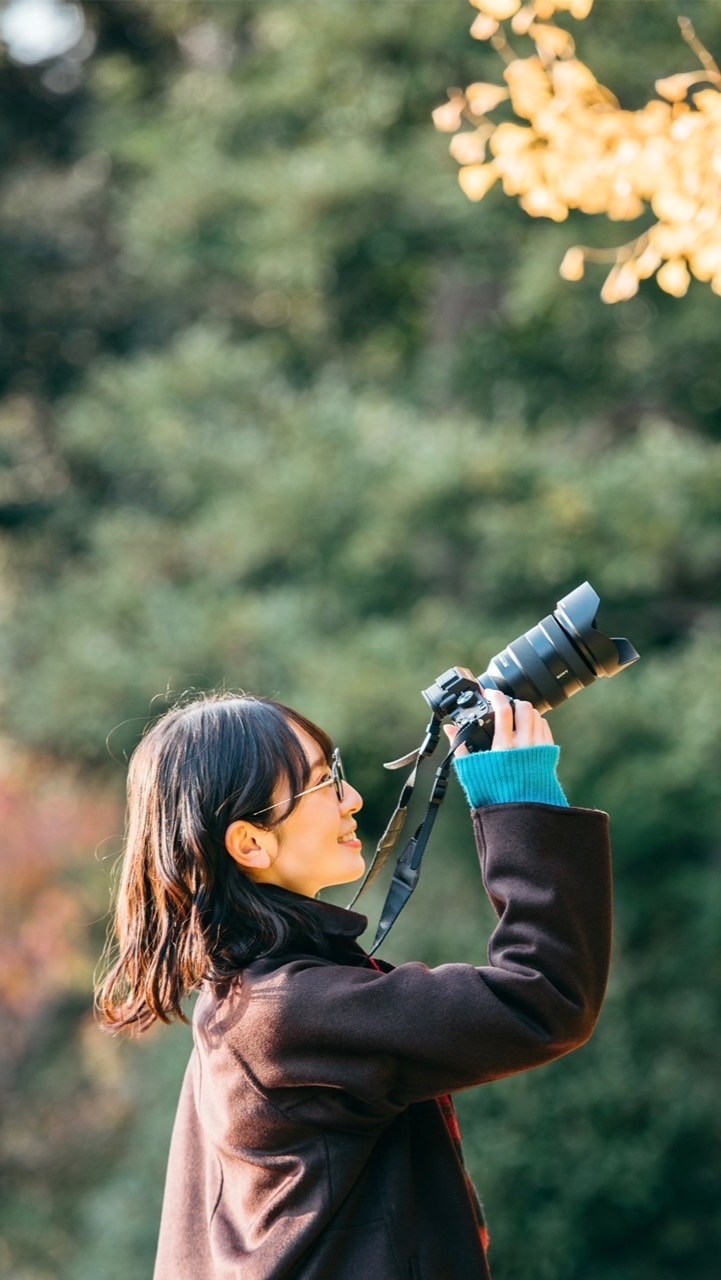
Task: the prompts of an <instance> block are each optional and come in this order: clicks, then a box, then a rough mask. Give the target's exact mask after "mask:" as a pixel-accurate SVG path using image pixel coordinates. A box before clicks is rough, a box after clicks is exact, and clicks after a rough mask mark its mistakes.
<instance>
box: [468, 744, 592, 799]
mask: <svg viewBox="0 0 721 1280" xmlns="http://www.w3.org/2000/svg"><path fill="white" fill-rule="evenodd" d="M560 754H561V748H560V747H558V746H555V745H554V746H542V747H517V748H515V749H514V750H513V751H478V752H475V753H474V754H473V755H469V756H456V758H455V759H454V762H453V763H454V765H455V770H456V775H457V777H458V780H459V782H460V784H461V786H462V787H463V790H464V791H465V793H466V797H467V799H468V803H469V804H470V806H471V808H472V809H481V808H482V807H483V806H484V805H488V804H518V803H523V804H552V805H557V806H559V807H563V808H568V800H567V799H566V797H565V795H564V793H563V788H562V787H561V784H560V782H559V781H558V778H557V776H556V766H557V765H558V759H559V756H560Z"/></svg>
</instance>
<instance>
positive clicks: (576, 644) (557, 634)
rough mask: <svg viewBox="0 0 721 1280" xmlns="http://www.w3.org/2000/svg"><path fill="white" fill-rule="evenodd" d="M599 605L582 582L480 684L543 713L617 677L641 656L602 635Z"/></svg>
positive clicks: (497, 658)
mask: <svg viewBox="0 0 721 1280" xmlns="http://www.w3.org/2000/svg"><path fill="white" fill-rule="evenodd" d="M600 604H601V600H600V597H599V596H598V595H597V593H596V592H595V591H594V589H593V587H592V586H591V584H590V582H583V583H581V585H580V587H576V589H575V590H574V591H571V592H570V593H569V594H568V595H567V596H564V597H563V599H562V600H559V601H558V604H557V605H556V609H555V612H554V613H551V614H549V615H548V617H547V618H543V620H542V621H541V622H539V623H538V624H537V626H535V627H531V629H530V630H529V631H526V632H525V633H524V634H523V635H522V636H519V637H518V638H517V639H516V640H513V641H511V643H510V644H509V645H507V646H506V648H505V649H503V650H502V651H501V653H497V654H496V656H495V657H494V658H492V659H491V661H490V663H489V664H488V670H487V671H484V672H483V674H482V675H480V676H479V677H478V681H479V684H481V685H483V686H484V688H488V689H500V690H502V692H503V693H506V694H508V695H509V696H510V697H512V698H518V699H520V700H522V701H524V702H530V703H532V705H533V706H534V707H535V708H536V710H537V711H540V712H541V713H545V712H546V711H551V710H553V708H554V707H558V706H560V705H561V703H562V702H565V701H566V700H567V699H568V698H572V697H573V695H574V693H578V692H579V691H580V690H581V689H585V688H586V687H587V686H588V685H589V684H593V682H594V680H597V679H599V677H601V676H615V675H618V673H619V671H623V670H625V668H626V667H629V666H631V664H632V663H633V662H637V661H638V657H639V655H638V653H637V652H636V650H635V649H634V647H633V645H632V644H631V642H630V641H629V640H626V639H624V638H623V637H622V636H607V635H604V633H603V632H602V631H599V630H598V628H597V626H596V615H597V613H598V609H599V606H600Z"/></svg>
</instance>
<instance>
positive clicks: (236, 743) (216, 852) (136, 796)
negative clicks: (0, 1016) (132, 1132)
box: [96, 693, 333, 1031]
mask: <svg viewBox="0 0 721 1280" xmlns="http://www.w3.org/2000/svg"><path fill="white" fill-rule="evenodd" d="M293 725H296V726H299V727H301V728H303V729H305V730H306V732H307V733H309V734H310V735H311V737H313V738H314V739H315V740H316V742H317V743H318V745H319V746H320V747H321V750H322V751H323V753H324V755H325V757H326V759H327V760H328V761H330V758H331V754H332V750H333V744H332V742H331V740H330V738H329V737H328V736H327V734H325V733H324V732H323V730H322V729H319V728H318V726H317V725H315V724H313V723H312V721H310V720H307V719H306V717H305V716H302V715H300V714H299V713H298V712H297V711H292V710H291V709H290V708H289V707H285V706H283V704H282V703H279V702H274V701H272V700H271V699H269V698H259V697H251V696H249V695H245V694H227V693H224V694H210V695H204V696H202V697H199V698H196V699H194V700H193V701H192V702H189V703H186V704H185V705H183V706H178V707H175V708H174V709H173V710H171V711H168V712H166V713H165V714H164V715H163V716H162V717H161V718H160V719H159V720H157V721H155V722H154V723H153V724H152V725H151V726H150V728H149V729H148V730H147V731H146V733H145V735H144V736H143V738H142V739H141V741H140V743H139V745H138V746H137V747H136V749H135V751H134V753H133V756H132V759H131V761H130V768H129V771H128V807H127V821H126V834H125V847H124V855H123V862H122V869H121V874H120V879H119V883H118V888H117V894H116V903H115V915H114V922H113V923H114V929H113V934H114V937H112V938H111V940H110V942H109V945H108V948H107V949H106V955H105V960H106V973H105V976H104V977H102V978H101V980H100V982H99V985H98V990H97V999H96V1005H97V1009H98V1012H99V1016H100V1020H101V1022H102V1024H103V1025H104V1026H105V1027H107V1028H110V1029H118V1030H119V1029H122V1028H128V1027H132V1028H135V1029H137V1030H140V1031H144V1030H146V1028H147V1027H149V1026H150V1025H151V1024H152V1023H153V1022H155V1020H156V1019H160V1020H161V1021H162V1022H170V1021H171V1020H172V1019H173V1018H180V1019H182V1020H183V1021H187V1019H186V1018H185V1014H184V1013H183V1008H182V1006H183V1001H184V999H185V998H186V996H187V995H189V994H190V992H192V991H193V990H195V989H196V988H197V987H198V986H199V985H200V984H201V983H202V982H204V981H206V980H209V981H210V982H213V983H216V984H220V983H223V982H226V981H228V980H229V979H230V978H232V977H233V976H234V975H235V974H237V973H238V971H239V970H240V969H242V967H243V966H244V965H245V964H248V963H249V961H251V960H254V959H257V958H258V957H260V956H270V955H275V954H278V953H280V952H281V951H282V950H284V949H285V948H287V947H288V945H289V944H290V943H291V942H292V941H293V940H294V939H296V938H300V937H301V936H302V937H303V939H304V944H305V945H306V946H308V945H310V946H311V947H317V948H318V949H319V950H321V951H322V947H323V938H322V934H321V933H320V931H319V929H318V926H317V924H316V923H315V916H314V913H313V911H312V908H311V907H310V904H309V905H308V908H306V907H304V904H303V902H302V901H299V900H298V898H297V897H296V896H295V895H292V894H289V893H288V892H287V891H286V890H284V889H281V888H276V887H275V886H273V885H267V884H262V885H261V884H256V883H255V882H254V881H252V880H251V879H250V878H249V877H248V876H247V875H246V874H245V873H244V872H243V871H242V869H241V868H240V867H239V866H238V865H237V863H236V862H234V860H233V859H232V858H231V857H230V855H229V853H228V852H227V850H226V848H225V832H226V829H227V828H228V827H229V826H230V824H231V822H236V821H237V820H238V819H240V818H253V820H254V821H256V822H257V825H259V826H265V827H268V828H272V827H273V826H277V825H278V823H279V822H281V821H283V819H285V818H286V817H287V816H288V814H289V813H291V812H292V810H293V809H294V808H295V806H296V804H297V800H291V801H289V803H288V804H287V805H284V806H281V807H280V808H279V809H273V810H271V812H270V813H269V814H264V815H263V816H262V819H260V820H258V819H255V817H254V815H255V814H256V813H258V812H259V811H260V810H261V809H265V808H266V807H267V806H268V805H271V804H273V800H274V792H275V789H276V787H277V786H278V784H279V783H281V782H283V783H284V784H285V783H287V786H288V795H289V796H295V795H296V794H297V793H298V792H299V791H303V790H304V788H305V787H307V786H308V781H309V777H310V770H309V768H308V760H307V758H306V754H305V752H304V750H303V747H302V745H301V743H300V740H299V738H298V737H297V735H296V734H295V733H294V732H293Z"/></svg>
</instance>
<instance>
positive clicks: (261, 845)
mask: <svg viewBox="0 0 721 1280" xmlns="http://www.w3.org/2000/svg"><path fill="white" fill-rule="evenodd" d="M274 843H275V840H274V837H273V835H272V833H271V832H270V831H265V830H264V829H263V828H262V827H254V826H253V824H252V822H244V821H243V820H242V819H241V820H239V821H238V822H231V824H230V826H229V827H228V829H227V831H226V833H225V847H226V849H227V850H228V853H229V854H230V856H231V858H232V859H233V861H234V862H237V863H238V866H239V867H242V868H243V870H244V871H265V870H267V868H268V867H270V866H271V865H272V863H273V857H272V846H273V844H274Z"/></svg>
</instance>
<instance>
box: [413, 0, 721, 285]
mask: <svg viewBox="0 0 721 1280" xmlns="http://www.w3.org/2000/svg"><path fill="white" fill-rule="evenodd" d="M471 3H472V4H473V5H474V7H475V8H476V9H477V10H478V15H477V17H476V20H475V22H474V24H473V27H472V34H473V35H474V36H475V37H476V38H477V39H479V40H491V41H492V43H493V44H494V46H495V47H496V48H497V49H498V51H499V52H500V53H501V54H502V56H503V58H504V62H505V68H504V72H503V79H504V81H505V85H503V84H492V83H487V82H482V83H480V82H479V83H476V84H472V85H470V86H469V87H468V89H466V90H461V89H452V90H450V91H449V101H448V102H447V103H444V105H443V106H442V107H439V108H438V109H437V110H436V111H435V112H434V113H433V118H434V121H435V123H436V127H437V128H439V129H442V130H444V131H446V132H449V133H453V134H454V135H455V136H454V137H453V139H452V140H451V144H450V149H451V154H452V155H453V157H454V159H455V160H457V161H458V163H459V165H460V166H461V168H460V172H459V181H460V184H461V187H462V189H463V191H464V192H465V194H466V195H467V196H468V198H469V199H470V200H475V201H478V200H482V199H483V198H484V197H485V196H486V194H487V193H488V192H489V191H490V189H491V187H493V186H495V185H496V184H497V183H498V184H499V185H500V186H501V187H502V189H503V191H504V193H505V194H506V195H507V196H511V197H516V198H517V199H518V201H519V203H520V205H521V207H522V208H523V209H524V210H525V211H526V212H527V213H528V214H530V215H531V217H537V218H539V217H544V218H551V219H553V220H555V221H557V222H562V221H563V220H564V219H565V218H567V217H568V213H569V210H571V209H577V210H579V211H581V212H582V213H586V214H604V215H605V216H606V217H608V218H610V219H612V220H613V221H618V222H623V221H633V220H635V219H637V218H639V217H641V216H642V215H643V214H644V213H651V214H652V215H654V216H655V218H656V222H655V223H654V224H653V225H652V226H650V227H649V228H648V229H647V230H646V231H644V232H643V233H641V234H640V235H638V236H637V237H636V238H635V239H634V240H632V241H631V242H630V243H629V244H626V245H623V246H621V247H620V248H618V249H616V250H610V251H608V250H603V251H601V250H594V249H591V248H588V247H582V246H580V245H574V246H573V247H572V248H571V249H569V250H568V252H567V253H566V255H565V257H564V259H563V262H562V264H561V275H562V276H563V277H564V279H566V280H580V279H581V278H582V277H583V275H584V273H585V267H586V263H587V262H588V261H597V262H603V261H605V262H610V263H612V268H611V271H610V274H609V275H608V277H607V279H606V281H605V283H604V286H603V289H602V293H601V296H602V298H603V299H604V301H606V302H620V301H623V300H624V299H626V298H630V297H632V296H633V295H634V294H635V293H636V292H637V291H638V287H639V282H640V281H641V280H645V279H647V278H648V277H649V276H652V275H655V276H656V280H657V282H658V284H659V286H660V287H661V288H662V289H664V290H665V291H666V292H667V293H669V294H672V295H673V296H674V297H681V296H682V295H683V294H685V293H686V291H687V290H688V288H689V284H690V282H691V278H692V276H695V277H696V278H697V279H698V280H703V281H706V282H709V283H710V284H711V287H712V289H713V290H714V291H715V292H716V293H719V294H721V217H719V209H720V208H721V92H720V90H721V71H719V68H718V67H717V65H716V63H715V62H714V61H713V59H712V57H711V55H710V54H709V53H708V51H707V50H706V49H704V48H703V46H702V45H701V44H700V42H699V40H698V38H697V37H696V34H695V32H694V30H693V28H692V26H691V24H690V22H689V21H688V20H687V19H679V23H680V26H681V30H682V34H683V35H684V38H685V39H686V40H687V42H688V43H689V44H690V45H691V47H692V48H693V49H694V50H695V52H696V53H697V54H698V56H699V60H700V62H701V64H702V70H700V71H692V72H682V73H679V74H678V75H672V76H668V77H666V78H665V79H661V80H657V81H656V91H657V93H658V94H659V97H658V98H654V99H652V100H651V101H650V102H648V103H647V104H646V106H645V107H643V108H641V109H640V110H638V111H626V110H624V109H623V108H622V107H621V105H620V104H619V102H618V100H617V99H616V98H615V96H614V95H613V93H611V92H610V90H609V89H607V88H606V87H605V86H604V85H602V84H600V83H599V81H598V80H597V79H596V77H595V76H594V74H593V72H592V71H591V69H590V68H589V67H587V66H586V65H585V64H584V63H583V62H581V61H580V60H579V59H578V58H577V57H576V56H575V45H574V41H573V39H572V37H571V35H570V34H569V32H567V31H566V30H565V29H564V28H562V27H559V26H557V25H555V24H553V23H552V22H551V21H550V19H552V18H554V17H556V16H557V14H559V13H566V14H570V15H571V16H572V17H574V18H579V19H582V18H585V17H587V16H588V14H589V12H590V10H591V7H592V4H593V0H528V2H527V3H525V4H523V3H521V0H471ZM504 23H508V25H509V34H510V36H511V38H514V37H517V36H521V37H527V38H528V39H530V40H532V41H533V43H534V45H535V52H534V53H533V54H531V55H530V56H527V57H519V56H517V54H516V52H515V49H514V48H512V46H511V43H510V39H509V37H508V35H507V33H506V30H505V29H504V26H503V24H504ZM701 85H703V86H704V87H700V86H701ZM697 86H699V87H697ZM496 110H500V111H501V113H502V115H503V116H504V117H505V118H503V119H501V120H495V119H490V118H489V113H491V112H494V111H496ZM509 116H510V118H509ZM464 124H470V125H471V126H472V128H471V130H463V131H462V132H459V130H461V128H462V125H464Z"/></svg>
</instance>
